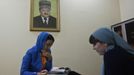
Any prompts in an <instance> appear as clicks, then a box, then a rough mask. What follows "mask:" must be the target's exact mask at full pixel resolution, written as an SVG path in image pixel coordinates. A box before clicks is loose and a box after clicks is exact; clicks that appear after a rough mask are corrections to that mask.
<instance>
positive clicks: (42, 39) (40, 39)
mask: <svg viewBox="0 0 134 75" xmlns="http://www.w3.org/2000/svg"><path fill="white" fill-rule="evenodd" d="M48 35H49V33H47V32H41V33H40V34H39V36H38V38H37V41H36V48H37V50H38V51H41V50H42V48H43V43H44V42H46V39H47V37H48Z"/></svg>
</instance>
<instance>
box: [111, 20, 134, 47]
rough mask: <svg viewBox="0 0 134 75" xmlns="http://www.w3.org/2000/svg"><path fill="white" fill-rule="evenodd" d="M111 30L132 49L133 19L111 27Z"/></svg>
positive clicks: (133, 45)
mask: <svg viewBox="0 0 134 75" xmlns="http://www.w3.org/2000/svg"><path fill="white" fill-rule="evenodd" d="M111 28H112V30H113V31H115V32H116V33H117V34H119V35H120V36H121V37H122V38H123V39H124V40H125V41H126V42H128V44H130V45H131V46H132V47H133V48H134V18H132V19H129V20H126V21H123V22H121V23H117V24H115V25H112V26H111Z"/></svg>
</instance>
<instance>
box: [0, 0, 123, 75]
mask: <svg viewBox="0 0 134 75" xmlns="http://www.w3.org/2000/svg"><path fill="white" fill-rule="evenodd" d="M0 11H1V12H0V20H1V22H0V45H1V46H0V75H19V70H20V65H21V59H22V57H23V55H24V54H25V52H26V50H27V49H28V48H30V47H32V46H33V45H34V43H35V41H36V38H37V35H38V33H39V32H30V31H29V18H30V0H0ZM60 18H61V21H60V22H61V31H60V32H50V33H52V34H53V35H54V37H55V39H56V41H55V43H54V45H53V47H52V49H53V51H52V55H53V59H54V66H67V67H70V68H71V69H72V70H75V71H78V72H80V73H81V74H82V75H99V73H100V64H101V57H100V56H99V55H98V54H97V53H96V52H95V51H93V50H92V46H91V45H90V44H89V43H88V39H89V35H90V34H91V33H92V32H93V31H94V30H96V29H97V28H99V27H104V26H110V25H112V24H115V23H117V22H120V11H119V3H118V0H60Z"/></svg>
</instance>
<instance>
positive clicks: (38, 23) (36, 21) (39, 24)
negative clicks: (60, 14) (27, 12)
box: [33, 16, 56, 28]
mask: <svg viewBox="0 0 134 75" xmlns="http://www.w3.org/2000/svg"><path fill="white" fill-rule="evenodd" d="M33 27H36V28H56V18H55V17H53V16H49V21H48V24H44V23H43V21H42V18H41V16H36V17H34V18H33Z"/></svg>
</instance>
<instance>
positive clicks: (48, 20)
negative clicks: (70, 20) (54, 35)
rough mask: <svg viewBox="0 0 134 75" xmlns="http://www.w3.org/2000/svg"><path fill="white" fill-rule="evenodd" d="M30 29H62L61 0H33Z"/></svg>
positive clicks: (53, 30) (57, 30)
mask: <svg viewBox="0 0 134 75" xmlns="http://www.w3.org/2000/svg"><path fill="white" fill-rule="evenodd" d="M30 2H31V10H30V31H50V32H59V31H60V9H59V8H60V6H59V0H31V1H30Z"/></svg>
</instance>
